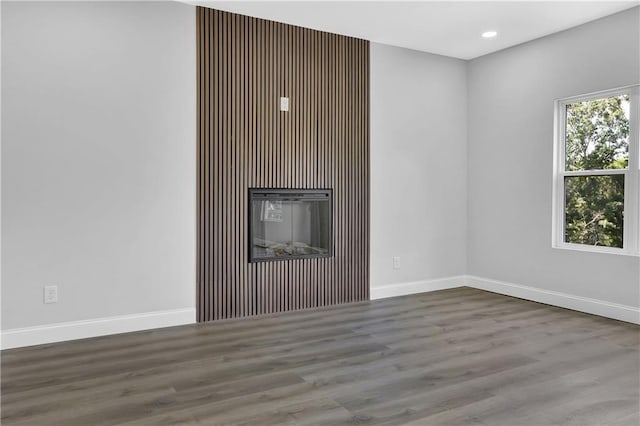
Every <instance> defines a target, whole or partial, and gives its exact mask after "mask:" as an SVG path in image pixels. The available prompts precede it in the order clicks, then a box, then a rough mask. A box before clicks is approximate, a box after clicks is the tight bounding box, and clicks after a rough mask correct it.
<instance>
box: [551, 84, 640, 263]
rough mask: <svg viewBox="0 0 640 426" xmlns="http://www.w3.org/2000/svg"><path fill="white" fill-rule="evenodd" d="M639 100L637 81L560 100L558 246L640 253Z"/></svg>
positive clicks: (556, 197) (556, 205)
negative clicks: (618, 87) (633, 84)
mask: <svg viewBox="0 0 640 426" xmlns="http://www.w3.org/2000/svg"><path fill="white" fill-rule="evenodd" d="M638 99H639V92H638V86H632V87H626V88H622V89H616V90H611V91H606V92H600V93H595V94H590V95H585V96H577V97H573V98H568V99H562V100H559V101H557V102H556V138H555V145H556V146H555V159H554V163H555V173H554V209H553V210H554V216H553V222H554V223H553V245H554V247H558V248H573V249H578V250H588V251H596V252H606V253H620V254H632V255H637V254H638V252H639V245H640V241H639V240H640V236H639V233H640V214H639V210H640V201H639V199H640V171H639V169H638V168H639V163H640V161H639V151H640V148H639V146H638V145H639V139H640V136H639V129H638V126H639V121H640V118H639V114H640V108H639V107H638V106H639V100H638Z"/></svg>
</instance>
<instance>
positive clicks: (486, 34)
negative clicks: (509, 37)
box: [482, 31, 498, 38]
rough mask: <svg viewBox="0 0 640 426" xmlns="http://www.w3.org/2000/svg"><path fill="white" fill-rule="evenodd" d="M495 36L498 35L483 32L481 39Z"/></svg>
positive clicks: (492, 32) (493, 32) (491, 32)
mask: <svg viewBox="0 0 640 426" xmlns="http://www.w3.org/2000/svg"><path fill="white" fill-rule="evenodd" d="M497 35H498V33H497V32H495V31H485V32H483V33H482V37H484V38H493V37H495V36H497Z"/></svg>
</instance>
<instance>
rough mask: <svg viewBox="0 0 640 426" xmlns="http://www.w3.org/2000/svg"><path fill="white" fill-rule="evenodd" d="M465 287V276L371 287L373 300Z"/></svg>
mask: <svg viewBox="0 0 640 426" xmlns="http://www.w3.org/2000/svg"><path fill="white" fill-rule="evenodd" d="M464 285H465V276H464V275H459V276H455V277H448V278H439V279H435V280H425V281H412V282H406V283H398V284H390V285H385V286H380V287H371V289H370V294H371V300H375V299H384V298H387V297H394V296H405V295H407V294H416V293H425V292H428V291H436V290H445V289H447V288H455V287H462V286H464Z"/></svg>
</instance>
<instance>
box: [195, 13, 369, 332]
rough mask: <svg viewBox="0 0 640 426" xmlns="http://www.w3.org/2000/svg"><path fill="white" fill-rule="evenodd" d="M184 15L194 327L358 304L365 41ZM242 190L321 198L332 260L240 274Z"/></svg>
mask: <svg viewBox="0 0 640 426" xmlns="http://www.w3.org/2000/svg"><path fill="white" fill-rule="evenodd" d="M196 15H197V51H198V77H197V78H198V215H199V217H198V265H197V268H198V276H197V279H198V283H197V285H198V292H197V298H198V300H197V306H198V320H199V321H209V320H216V319H223V318H234V317H242V316H249V315H259V314H265V313H272V312H279V311H287V310H296V309H304V308H311V307H317V306H325V305H333V304H338V303H346V302H354V301H361V300H368V299H369V213H368V212H369V42H368V41H366V40H360V39H355V38H351V37H345V36H340V35H336V34H329V33H324V32H320V31H314V30H310V29H305V28H300V27H295V26H292V25H286V24H280V23H276V22H272V21H267V20H263V19H256V18H250V17H247V16H242V15H237V14H232V13H227V12H222V11H218V10H214V9H209V8H203V7H198V8H197V11H196ZM281 96H287V97H289V99H290V101H289V102H290V104H289V112H281V111H280V110H279V107H280V97H281ZM251 187H256V188H262V187H274V188H333V197H334V200H333V219H334V220H333V241H334V256H333V257H331V258H325V259H299V260H287V261H277V262H261V263H249V262H248V235H247V231H248V212H247V210H248V208H247V207H248V206H247V204H248V188H251Z"/></svg>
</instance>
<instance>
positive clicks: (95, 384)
mask: <svg viewBox="0 0 640 426" xmlns="http://www.w3.org/2000/svg"><path fill="white" fill-rule="evenodd" d="M639 346H640V327H638V326H635V325H632V324H627V323H623V322H618V321H614V320H609V319H605V318H601V317H597V316H591V315H587V314H582V313H578V312H573V311H569V310H564V309H560V308H554V307H550V306H546V305H542V304H537V303H533V302H528V301H524V300H520V299H514V298H510V297H506V296H500V295H496V294H493V293H488V292H484V291H481V290H475V289H470V288H458V289H452V290H443V291H438V292H432V293H425V294H420V295H413V296H406V297H396V298H391V299H384V300H378V301H373V302H362V303H358V304H352V305H342V306H334V307H330V308H321V309H317V310H309V311H299V312H289V313H284V314H278V315H271V316H268V317H262V318H252V319H240V320H230V321H226V322H217V323H205V324H194V325H189V326H181V327H173V328H165V329H159V330H153V331H146V332H139V333H130V334H122V335H116V336H107V337H99V338H94V339H86V340H79V341H73V342H66V343H58V344H50V345H43V346H38V347H30V348H21V349H13V350H7V351H4V352H3V353H2V371H1V373H2V424H3V425H100V424H131V425H133V424H149V425H157V424H189V425H192V424H193V425H196V424H202V425H217V424H250V425H269V424H314V425H315V424H376V425H378V424H387V425H400V424H407V425H409V424H410V425H441V424H450V425H461V424H479V425H509V426H513V425H551V424H576V425H578V424H580V425H584V424H593V425H634V426H637V425H638V424H639V422H640V414H639V412H640V402H639V398H640V395H639V388H640V383H639V381H640V378H639V377H640V351H639Z"/></svg>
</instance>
